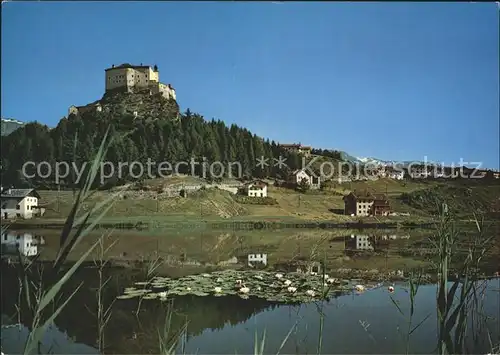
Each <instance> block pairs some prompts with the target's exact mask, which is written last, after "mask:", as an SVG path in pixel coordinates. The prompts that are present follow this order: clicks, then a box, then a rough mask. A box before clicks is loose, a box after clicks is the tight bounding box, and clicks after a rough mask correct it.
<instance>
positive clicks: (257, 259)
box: [248, 254, 267, 266]
mask: <svg viewBox="0 0 500 355" xmlns="http://www.w3.org/2000/svg"><path fill="white" fill-rule="evenodd" d="M255 264H263V265H267V254H248V266H255Z"/></svg>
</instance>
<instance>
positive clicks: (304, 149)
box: [279, 143, 312, 157]
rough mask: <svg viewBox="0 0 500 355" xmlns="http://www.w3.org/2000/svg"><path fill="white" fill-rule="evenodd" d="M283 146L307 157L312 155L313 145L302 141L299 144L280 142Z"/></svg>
mask: <svg viewBox="0 0 500 355" xmlns="http://www.w3.org/2000/svg"><path fill="white" fill-rule="evenodd" d="M279 146H280V147H281V148H284V149H285V150H287V151H289V152H293V153H297V154H301V155H304V156H306V157H308V156H310V155H311V152H312V147H308V146H304V145H302V144H300V143H298V144H295V143H294V144H280V145H279Z"/></svg>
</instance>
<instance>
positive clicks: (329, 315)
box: [1, 238, 500, 354]
mask: <svg viewBox="0 0 500 355" xmlns="http://www.w3.org/2000/svg"><path fill="white" fill-rule="evenodd" d="M349 239H351V238H349ZM352 239H354V240H355V239H356V238H352ZM361 240H363V239H360V241H361ZM363 243H364V241H363ZM96 272H97V271H96V270H95V268H90V267H89V268H83V269H81V270H79V271H78V272H77V274H76V275H75V277H74V278H73V279H70V281H69V283H68V284H67V286H66V287H65V288H64V289H63V296H62V297H61V300H64V299H65V296H66V295H68V294H70V293H71V292H72V291H73V290H74V288H75V287H76V286H77V285H79V284H80V283H81V282H84V287H83V288H81V289H80V290H79V292H77V293H76V295H75V298H74V299H72V300H71V301H70V302H69V304H68V305H67V308H66V309H65V311H63V312H62V313H61V315H60V316H59V317H58V318H57V320H56V325H57V327H58V328H59V329H62V330H64V331H65V332H66V333H67V334H68V336H69V337H70V338H71V339H73V340H74V341H75V342H77V343H85V344H87V345H89V346H93V347H96V343H97V333H98V326H97V320H96V317H95V313H96V310H97V302H96V288H97V286H98V284H97V280H98V279H97V277H96ZM105 277H111V281H110V283H109V285H108V286H107V287H106V288H105V290H104V292H103V303H104V306H105V307H108V306H110V305H111V306H112V315H111V319H110V320H109V322H108V325H107V327H106V331H105V345H106V348H105V349H104V351H103V352H105V353H116V354H139V353H158V351H159V349H158V344H159V336H158V332H159V330H162V329H164V326H165V322H166V321H167V315H168V314H169V307H168V306H169V305H168V304H167V303H162V302H158V301H157V300H144V301H143V302H142V304H141V307H140V309H139V311H138V302H137V300H136V299H132V300H118V301H116V302H114V303H113V301H114V299H115V297H116V296H117V295H119V294H122V292H123V288H124V287H128V286H129V285H130V284H131V283H132V282H134V281H135V280H141V279H143V277H144V275H140V274H134V273H132V272H129V271H128V270H125V269H116V268H113V269H112V268H110V269H107V270H105ZM17 284H18V283H17V279H16V277H15V273H14V272H13V267H12V266H8V267H7V266H5V265H2V288H1V302H2V313H5V314H9V316H15V315H16V309H15V306H14V305H15V303H16V302H17V298H16V296H15V295H16V294H17ZM495 288H496V289H497V290H498V288H500V285H499V284H498V280H497V281H492V282H490V289H489V291H488V292H489V294H488V295H487V296H486V297H485V300H486V301H485V302H486V303H485V307H484V309H483V312H484V313H485V314H487V315H489V316H493V317H495V316H496V315H498V314H499V312H500V309H499V307H500V299H499V297H500V293H498V291H495ZM392 296H393V297H394V298H395V301H397V302H400V306H401V308H402V310H403V312H407V311H408V294H407V293H406V292H405V291H404V289H403V287H402V285H396V290H395V292H394V293H393V294H392ZM435 297H436V289H435V287H434V286H422V287H421V289H420V290H419V293H418V295H417V299H416V305H417V306H416V315H415V318H414V322H415V324H418V322H419V321H421V320H423V319H424V318H425V317H426V316H428V315H429V314H430V315H431V316H430V318H429V319H428V320H427V321H426V323H425V325H424V326H423V327H421V328H420V329H418V330H417V331H415V333H414V335H413V337H412V340H411V352H412V353H430V352H433V351H434V347H435V344H436V319H435V312H436V310H435ZM317 306H318V305H317V304H309V305H300V306H296V305H294V306H286V305H280V306H278V305H276V304H273V303H271V302H267V301H264V300H258V299H250V300H243V299H241V298H239V297H195V296H185V297H179V298H176V299H175V300H174V304H173V312H172V318H171V319H170V321H168V324H169V325H170V329H169V334H170V335H171V336H172V337H173V336H175V335H176V334H177V333H178V332H179V331H180V330H181V329H182V328H183V326H184V325H185V324H186V322H187V324H188V326H187V333H188V334H187V344H186V352H187V353H196V352H200V353H203V354H223V353H231V354H234V353H249V352H251V351H252V349H253V346H254V339H255V333H256V332H257V333H258V334H259V337H262V332H263V331H264V330H266V348H265V352H266V353H267V352H276V351H277V349H279V347H280V345H281V342H282V341H283V339H284V338H285V336H286V334H287V333H288V331H289V330H290V328H291V327H292V326H293V325H294V324H295V323H296V322H298V326H297V329H296V332H293V334H292V335H291V337H290V339H289V341H288V342H287V343H286V344H285V347H284V348H283V349H282V351H281V353H311V352H313V351H314V352H315V351H316V350H317V346H318V341H317V339H318V335H319V331H320V327H321V326H320V324H319V322H320V317H319V313H318V308H317ZM23 312H25V310H22V314H21V318H23ZM323 312H324V313H325V318H324V319H325V323H324V328H323V345H322V353H343V354H346V353H358V354H359V353H374V352H376V353H401V352H402V351H404V344H402V342H401V339H400V335H399V333H398V328H402V327H403V326H405V324H406V322H407V319H406V318H405V317H402V316H401V315H400V314H399V313H398V311H397V309H396V308H395V306H394V304H393V303H392V301H391V300H390V298H389V294H388V292H387V289H386V288H379V289H375V290H373V291H367V292H365V293H364V294H361V295H356V296H355V295H348V296H341V297H339V298H337V299H335V300H332V301H331V302H328V303H325V304H324V310H323ZM405 314H406V313H405ZM367 324H370V326H366V325H367ZM497 324H498V319H492V320H490V334H491V336H492V337H493V341H495V340H496V339H499V338H498V329H497V328H495V327H496V325H497ZM495 329H496V330H495ZM7 337H9V335H8V334H7ZM10 340H11V341H12V339H10ZM8 341H9V339H5V336H4V338H3V339H2V344H6V343H8ZM475 349H476V350H478V351H475V353H478V352H479V350H480V351H481V352H482V353H486V352H488V349H487V347H486V345H485V343H483V344H480V346H477V347H476V348H475ZM72 351H73V350H71V351H70V350H68V351H67V353H71V352H72ZM80 353H88V352H86V351H83V350H82V351H80Z"/></svg>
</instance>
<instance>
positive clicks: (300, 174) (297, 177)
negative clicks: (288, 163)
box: [289, 169, 321, 189]
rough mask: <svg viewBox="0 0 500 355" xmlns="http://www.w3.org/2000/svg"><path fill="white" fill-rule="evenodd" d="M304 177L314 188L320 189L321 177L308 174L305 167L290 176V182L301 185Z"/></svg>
mask: <svg viewBox="0 0 500 355" xmlns="http://www.w3.org/2000/svg"><path fill="white" fill-rule="evenodd" d="M304 179H305V180H306V181H307V184H308V185H309V186H310V187H311V188H312V189H319V188H320V187H321V182H320V179H319V177H315V176H313V175H312V174H311V175H310V174H308V173H307V172H306V170H305V169H299V170H295V171H293V172H292V173H291V174H290V176H289V182H290V183H291V184H293V185H299V184H300V183H301V182H302V180H304Z"/></svg>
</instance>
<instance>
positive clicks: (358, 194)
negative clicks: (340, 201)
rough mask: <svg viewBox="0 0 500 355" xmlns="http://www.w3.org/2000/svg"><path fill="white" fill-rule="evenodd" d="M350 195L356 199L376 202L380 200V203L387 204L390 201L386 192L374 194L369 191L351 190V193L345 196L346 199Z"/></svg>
mask: <svg viewBox="0 0 500 355" xmlns="http://www.w3.org/2000/svg"><path fill="white" fill-rule="evenodd" d="M349 196H352V197H354V198H355V199H363V200H373V201H374V203H375V202H376V201H379V202H377V203H378V204H380V203H383V204H385V203H388V202H389V201H388V199H387V196H386V195H385V194H373V193H371V192H369V191H351V192H350V193H349V194H347V195H346V196H344V199H346V198H347V197H349Z"/></svg>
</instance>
